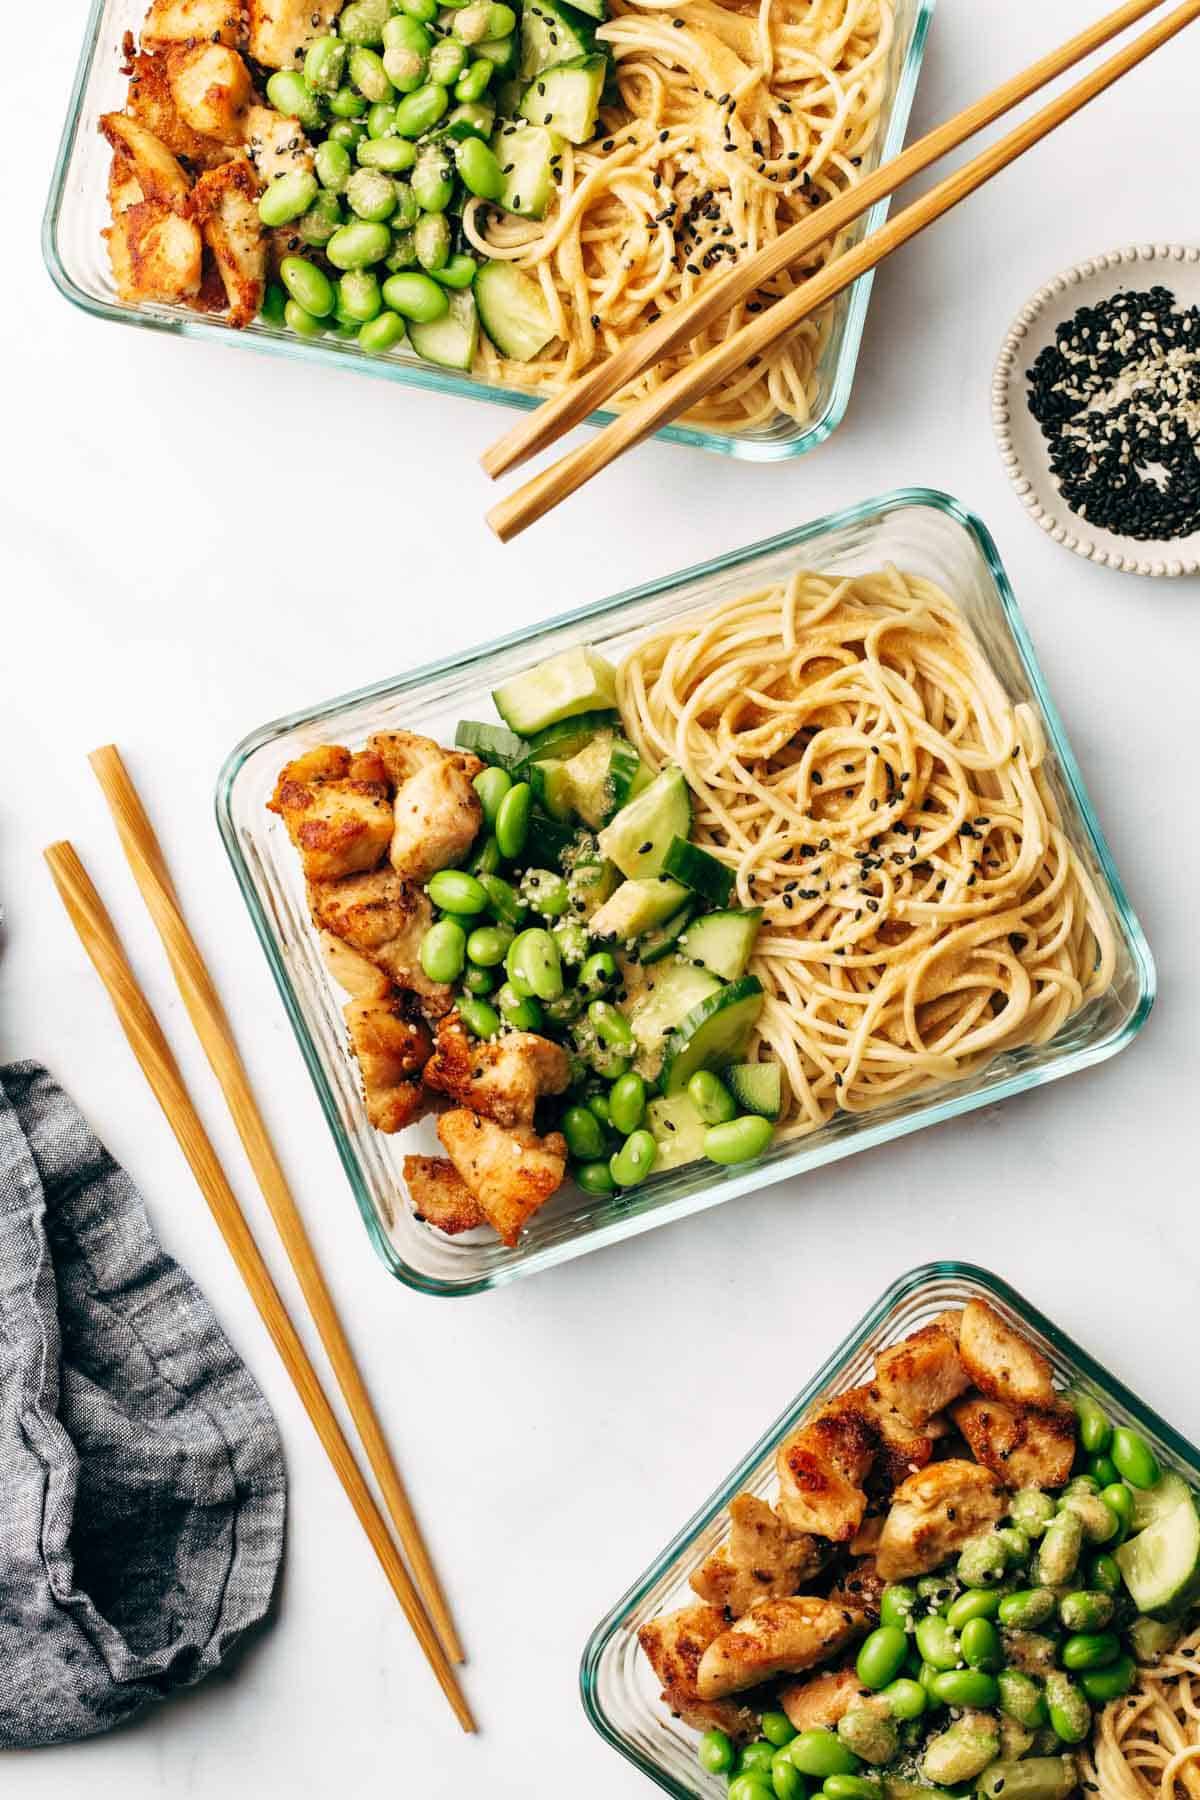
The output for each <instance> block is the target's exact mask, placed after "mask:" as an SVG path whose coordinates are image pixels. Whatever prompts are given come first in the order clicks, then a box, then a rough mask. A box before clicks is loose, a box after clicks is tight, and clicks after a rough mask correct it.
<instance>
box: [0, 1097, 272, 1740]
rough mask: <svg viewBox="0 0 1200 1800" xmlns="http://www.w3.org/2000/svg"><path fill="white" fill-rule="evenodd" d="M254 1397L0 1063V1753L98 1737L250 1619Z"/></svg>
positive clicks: (227, 1350)
mask: <svg viewBox="0 0 1200 1800" xmlns="http://www.w3.org/2000/svg"><path fill="white" fill-rule="evenodd" d="M285 1510H286V1478H285V1473H284V1465H283V1451H282V1447H281V1445H280V1442H279V1433H278V1431H277V1429H276V1426H275V1421H274V1419H273V1418H272V1416H271V1412H270V1409H269V1408H268V1406H267V1403H266V1401H265V1400H264V1399H263V1396H262V1394H261V1393H260V1392H259V1390H258V1388H257V1386H256V1385H255V1383H254V1381H253V1380H252V1379H251V1377H250V1375H249V1373H248V1372H247V1370H246V1368H245V1367H244V1365H243V1364H242V1363H241V1362H240V1361H239V1360H238V1358H237V1356H236V1355H235V1354H234V1352H233V1349H232V1348H231V1346H230V1344H229V1341H228V1339H227V1338H226V1337H225V1334H224V1333H223V1331H222V1330H221V1328H220V1326H219V1325H218V1324H217V1321H216V1319H215V1317H214V1316H213V1313H212V1310H211V1308H210V1307H209V1304H208V1302H207V1300H206V1299H205V1298H204V1296H203V1294H201V1292H200V1291H199V1289H198V1288H197V1287H196V1285H195V1283H194V1282H193V1281H192V1280H191V1278H190V1277H189V1276H188V1275H186V1274H185V1273H184V1271H183V1270H182V1269H181V1268H180V1267H179V1265H178V1264H177V1263H175V1262H173V1261H172V1260H171V1258H170V1257H169V1256H167V1255H166V1253H165V1252H164V1251H163V1249H162V1246H161V1245H160V1244H159V1242H158V1240H157V1238H156V1237H155V1235H154V1232H153V1230H152V1229H151V1226H150V1221H149V1219H148V1218H147V1216H146V1210H145V1207H144V1206H143V1203H142V1200H141V1196H140V1195H139V1194H138V1191H137V1189H136V1188H135V1187H134V1185H133V1183H132V1182H131V1181H130V1179H129V1177H128V1176H127V1175H126V1174H125V1172H124V1170H123V1169H121V1168H120V1167H119V1166H118V1165H117V1164H116V1163H115V1162H114V1161H113V1159H112V1157H111V1156H110V1155H109V1154H108V1152H107V1150H105V1148H104V1146H103V1145H102V1144H101V1143H99V1142H98V1140H97V1139H96V1138H95V1136H94V1135H93V1134H92V1132H91V1130H90V1129H89V1127H88V1125H87V1124H86V1123H85V1121H84V1120H83V1118H82V1117H81V1116H80V1114H79V1112H78V1111H77V1110H76V1108H75V1106H74V1105H73V1104H72V1102H71V1101H70V1100H69V1099H68V1098H67V1096H66V1095H65V1094H64V1093H63V1091H62V1089H61V1088H59V1087H58V1086H57V1085H56V1083H55V1082H54V1081H52V1080H51V1078H50V1076H49V1075H48V1074H47V1073H46V1071H45V1069H43V1068H41V1067H40V1066H39V1065H37V1064H36V1063H16V1064H13V1065H12V1066H10V1067H8V1068H4V1069H0V1747H3V1748H6V1749H11V1748H17V1747H28V1746H32V1745H38V1744H56V1743H63V1742H67V1741H69V1740H72V1739H76V1738H84V1737H90V1736H92V1735H93V1734H94V1733H96V1732H100V1731H106V1730H108V1729H109V1727H111V1726H113V1725H116V1724H118V1723H119V1722H120V1721H121V1720H123V1719H126V1718H128V1717H129V1716H130V1715H131V1714H133V1713H135V1712H137V1711H138V1710H139V1709H140V1708H141V1707H143V1706H145V1705H146V1704H147V1703H148V1702H149V1701H152V1700H156V1699H161V1698H162V1697H164V1696H165V1695H167V1694H169V1693H170V1692H171V1691H172V1689H174V1688H177V1687H180V1686H183V1685H185V1684H188V1683H191V1682H195V1681H199V1680H200V1679H201V1678H202V1677H203V1676H205V1675H208V1674H210V1673H211V1672H212V1671H213V1670H214V1669H215V1668H217V1667H218V1666H219V1664H220V1663H221V1662H222V1661H223V1660H224V1658H225V1657H226V1656H228V1654H229V1653H230V1651H231V1650H232V1649H233V1648H234V1646H235V1645H236V1644H237V1643H238V1642H239V1640H240V1639H241V1638H242V1637H243V1636H244V1635H245V1633H246V1632H247V1631H248V1630H249V1629H250V1628H251V1627H252V1626H254V1625H255V1624H257V1623H258V1622H259V1621H260V1620H261V1619H262V1618H263V1617H264V1615H265V1613H266V1612H267V1609H268V1607H269V1605H270V1602H271V1596H272V1593H273V1591H274V1588H275V1581H276V1576H277V1574H278V1570H279V1563H280V1558H281V1556H282V1554H283V1537H284V1517H285Z"/></svg>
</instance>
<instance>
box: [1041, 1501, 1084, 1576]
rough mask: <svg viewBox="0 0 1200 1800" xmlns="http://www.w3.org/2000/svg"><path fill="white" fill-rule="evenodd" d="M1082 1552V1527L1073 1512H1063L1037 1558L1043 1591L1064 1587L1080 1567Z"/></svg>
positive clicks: (1053, 1523)
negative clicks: (1044, 1589)
mask: <svg viewBox="0 0 1200 1800" xmlns="http://www.w3.org/2000/svg"><path fill="white" fill-rule="evenodd" d="M1082 1548H1083V1523H1082V1521H1081V1520H1080V1518H1079V1515H1078V1514H1077V1513H1074V1512H1060V1513H1059V1514H1058V1516H1057V1517H1056V1518H1055V1519H1054V1520H1053V1522H1052V1523H1051V1525H1050V1527H1049V1529H1048V1530H1047V1532H1046V1535H1045V1537H1044V1538H1043V1539H1042V1541H1041V1545H1040V1547H1039V1549H1038V1554H1037V1579H1038V1583H1039V1585H1040V1586H1042V1587H1065V1586H1066V1584H1067V1582H1068V1581H1070V1579H1071V1577H1072V1576H1073V1575H1074V1573H1075V1570H1076V1568H1077V1567H1078V1564H1079V1553H1080V1551H1081V1550H1082Z"/></svg>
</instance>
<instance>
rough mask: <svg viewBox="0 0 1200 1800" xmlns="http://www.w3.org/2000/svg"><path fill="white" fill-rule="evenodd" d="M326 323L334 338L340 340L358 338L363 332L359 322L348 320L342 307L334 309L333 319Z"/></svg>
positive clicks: (327, 320)
mask: <svg viewBox="0 0 1200 1800" xmlns="http://www.w3.org/2000/svg"><path fill="white" fill-rule="evenodd" d="M325 323H326V325H327V326H328V327H329V329H330V331H332V333H333V335H334V337H339V338H346V339H350V338H356V337H357V336H358V334H359V332H360V331H361V330H362V326H361V325H360V324H359V322H358V320H357V319H351V318H348V317H347V315H346V314H345V313H344V312H343V311H342V309H341V307H340V306H335V307H334V309H333V315H332V317H331V318H328V319H326V321H325Z"/></svg>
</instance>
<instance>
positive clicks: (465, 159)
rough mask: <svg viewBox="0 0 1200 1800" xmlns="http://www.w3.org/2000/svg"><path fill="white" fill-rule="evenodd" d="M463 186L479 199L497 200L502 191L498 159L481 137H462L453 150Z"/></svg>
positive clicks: (501, 174) (502, 174)
mask: <svg viewBox="0 0 1200 1800" xmlns="http://www.w3.org/2000/svg"><path fill="white" fill-rule="evenodd" d="M454 160H455V162H456V163H457V165H458V172H459V174H460V175H461V176H462V179H463V186H464V187H465V188H466V189H467V190H468V192H469V193H472V194H476V195H478V197H479V198H480V199H481V200H498V199H499V198H500V196H501V194H502V193H503V192H504V173H503V170H502V169H501V167H500V160H499V158H498V157H497V156H496V154H495V152H494V151H493V150H492V149H491V147H490V146H489V145H488V144H485V143H484V141H483V139H482V138H479V137H474V136H472V137H468V138H464V139H463V140H462V142H461V143H460V144H459V145H458V146H457V148H456V150H455V152H454Z"/></svg>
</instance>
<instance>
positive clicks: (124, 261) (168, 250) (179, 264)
mask: <svg viewBox="0 0 1200 1800" xmlns="http://www.w3.org/2000/svg"><path fill="white" fill-rule="evenodd" d="M104 236H105V238H106V239H107V242H108V257H109V261H110V263H111V264H112V272H113V280H114V282H115V283H116V287H117V293H118V294H119V295H120V296H121V298H122V300H160V301H163V302H166V303H168V304H171V303H176V302H179V301H182V300H192V299H194V298H195V296H196V295H197V294H198V293H199V292H200V282H201V278H202V275H203V261H204V245H203V243H202V241H201V237H200V233H199V231H198V230H197V229H196V226H195V225H194V224H193V222H192V220H191V219H185V218H181V217H180V215H179V213H177V212H176V211H175V210H174V208H173V207H171V206H169V205H167V203H166V202H165V201H162V200H139V201H138V202H136V204H135V205H133V206H127V207H126V208H125V210H124V211H123V212H121V213H118V214H117V216H116V218H114V220H113V222H112V224H111V225H110V226H109V228H108V230H107V231H106V232H105V233H104Z"/></svg>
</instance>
